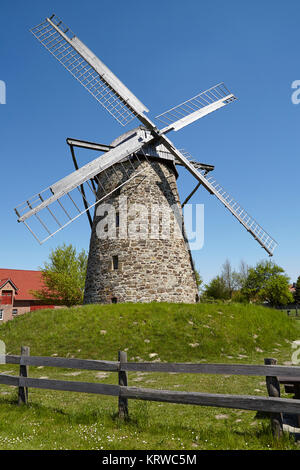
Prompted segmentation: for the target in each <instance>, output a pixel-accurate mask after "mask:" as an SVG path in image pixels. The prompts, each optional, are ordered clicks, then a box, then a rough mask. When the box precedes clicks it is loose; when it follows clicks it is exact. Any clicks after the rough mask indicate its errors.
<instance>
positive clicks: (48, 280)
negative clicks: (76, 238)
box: [32, 244, 87, 307]
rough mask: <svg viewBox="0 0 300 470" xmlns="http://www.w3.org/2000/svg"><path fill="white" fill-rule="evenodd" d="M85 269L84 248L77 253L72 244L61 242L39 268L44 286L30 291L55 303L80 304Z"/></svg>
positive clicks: (46, 300)
mask: <svg viewBox="0 0 300 470" xmlns="http://www.w3.org/2000/svg"><path fill="white" fill-rule="evenodd" d="M86 269H87V254H86V252H85V250H82V251H81V252H79V253H77V252H76V248H74V247H73V246H72V245H66V244H63V245H62V246H58V247H57V248H56V249H55V250H52V251H51V252H50V255H49V262H45V263H44V267H43V268H41V271H42V278H43V282H44V285H45V287H43V288H42V289H40V290H38V291H32V293H33V295H34V296H35V298H36V299H38V300H40V301H41V302H43V303H47V304H55V305H66V306H68V307H70V306H71V305H76V304H79V305H80V304H82V302H83V292H84V284H85V277H86Z"/></svg>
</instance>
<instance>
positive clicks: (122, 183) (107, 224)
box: [15, 15, 276, 303]
mask: <svg viewBox="0 0 300 470" xmlns="http://www.w3.org/2000/svg"><path fill="white" fill-rule="evenodd" d="M31 31H32V33H33V34H34V36H35V37H36V38H37V39H38V40H39V41H40V42H41V43H42V44H43V46H45V47H46V49H48V50H49V52H51V54H52V55H53V56H54V57H55V58H56V59H57V60H58V61H59V62H60V63H61V64H62V65H63V66H64V67H65V68H66V69H67V70H68V71H69V72H70V73H71V74H72V75H73V76H74V77H75V78H76V79H77V80H78V81H79V82H80V83H81V84H82V85H83V86H84V87H85V88H86V89H87V90H88V91H89V92H90V93H91V94H92V96H93V97H94V98H95V99H96V100H97V101H98V102H99V103H100V104H101V105H102V106H104V108H105V109H106V110H107V111H108V112H109V113H110V114H111V115H112V116H113V117H114V118H115V119H116V120H117V121H118V122H119V123H120V124H122V125H123V126H124V125H126V124H127V123H128V122H130V121H131V120H132V119H134V118H137V119H139V121H140V122H141V126H140V127H138V128H135V129H133V130H131V131H129V132H127V133H125V134H123V135H121V136H120V137H119V138H118V139H116V140H115V141H114V142H112V144H111V145H103V144H98V143H92V142H87V141H82V140H75V139H67V143H68V144H69V146H70V148H71V153H72V157H73V161H74V165H75V171H74V172H73V173H71V174H69V175H68V176H66V177H65V178H63V179H61V180H59V181H58V182H56V183H54V184H53V185H51V186H50V187H49V188H46V189H45V190H44V191H41V192H40V193H38V194H37V195H35V196H33V197H32V198H30V199H27V200H26V201H25V202H24V203H23V204H21V205H20V206H18V207H17V208H16V209H15V211H16V213H17V215H18V221H19V222H23V223H24V224H25V225H26V226H27V227H28V228H29V230H30V231H31V233H32V234H33V235H34V236H35V238H36V239H37V240H38V241H39V243H43V242H45V241H46V240H48V239H49V238H50V237H51V236H53V235H54V234H55V233H57V232H58V231H59V230H61V229H62V228H63V227H65V226H66V225H68V224H70V223H71V222H73V221H74V220H75V219H77V218H78V217H79V216H80V215H81V214H83V213H86V214H87V216H88V218H89V222H90V226H91V229H92V234H91V242H90V252H89V260H88V272H87V279H86V288H85V302H86V303H99V302H101V303H102V302H103V303H110V302H150V301H168V302H195V301H196V300H197V288H196V282H195V274H194V269H193V263H192V258H191V255H190V251H189V246H188V243H187V238H186V235H185V230H184V225H183V223H182V206H184V204H185V203H186V202H187V201H188V200H189V198H190V197H191V196H192V195H193V194H194V193H195V191H196V190H197V189H198V187H199V186H200V185H202V186H203V187H204V188H205V189H206V190H207V191H209V192H210V193H211V194H214V195H215V196H216V197H217V198H218V199H219V200H220V201H221V202H222V203H223V204H224V206H225V207H226V208H227V209H228V210H229V211H230V212H231V213H232V214H233V215H234V216H235V217H236V218H237V219H238V221H239V222H240V223H241V224H242V225H243V226H244V227H245V228H246V229H247V231H248V232H249V233H250V234H251V235H252V236H253V237H254V238H255V239H256V240H257V241H258V243H259V244H260V245H261V246H262V247H263V248H264V249H265V250H266V251H267V252H268V254H269V255H272V254H273V251H274V249H275V247H276V242H275V241H274V240H273V239H272V238H271V236H270V235H268V234H267V232H265V231H264V230H263V229H262V228H261V226H260V225H259V224H258V223H257V222H256V221H255V220H254V219H253V218H252V217H251V216H250V215H249V214H248V213H247V212H246V211H245V210H244V209H243V208H242V207H241V206H240V205H239V204H238V203H237V202H236V201H235V200H234V199H233V198H232V197H231V196H230V195H229V194H228V193H227V192H226V191H225V190H224V189H223V188H222V187H221V186H220V185H219V184H218V183H217V181H216V180H215V179H214V178H212V177H211V176H207V174H208V172H209V171H211V170H213V169H214V167H213V166H211V165H206V164H203V163H199V162H196V161H194V160H192V158H191V157H189V155H187V154H186V153H185V152H183V151H182V150H179V149H177V148H176V147H175V146H174V144H173V143H172V142H171V141H170V140H169V139H168V137H167V136H166V134H168V133H169V132H170V131H178V130H179V129H181V128H183V127H184V126H186V125H188V124H190V123H192V122H194V121H196V120H198V119H199V118H201V117H203V116H205V115H207V114H209V113H211V112H213V111H215V110H217V109H219V108H221V107H223V106H225V105H226V104H228V103H230V102H232V101H234V100H235V99H236V98H235V97H234V95H233V94H231V93H230V92H229V91H228V89H227V88H226V87H225V85H224V84H223V83H221V84H218V85H216V86H214V87H212V88H210V89H209V90H206V91H205V92H202V93H200V94H199V95H197V96H195V97H193V98H191V99H190V100H188V101H186V102H184V103H181V104H180V105H178V106H176V107H174V108H172V109H170V110H169V111H166V112H165V113H163V114H161V115H159V116H157V119H158V120H159V121H161V122H163V123H164V124H165V127H164V128H163V129H158V128H157V127H156V125H155V124H154V123H153V122H152V121H151V120H150V119H149V118H148V117H147V116H146V115H145V113H146V112H148V109H147V108H146V107H145V106H144V105H143V103H141V102H140V101H139V100H138V99H137V98H136V96H135V95H133V94H132V93H131V92H130V91H129V90H128V88H126V87H125V85H124V84H123V83H122V82H121V81H120V80H119V79H118V78H117V77H116V76H115V75H114V74H113V73H112V72H111V71H110V70H109V69H108V68H107V67H106V66H105V65H104V64H103V63H102V62H101V61H100V60H99V59H98V58H97V57H96V56H95V55H94V54H93V53H92V52H91V51H90V50H89V49H88V48H87V47H86V46H85V45H84V44H83V43H82V42H81V41H80V40H79V39H78V38H77V37H76V36H75V35H74V34H73V33H72V32H71V31H70V29H69V28H67V27H66V26H65V25H64V24H63V23H62V22H61V21H60V20H59V19H58V18H57V17H56V16H55V15H52V16H51V17H50V18H46V20H45V21H44V22H43V23H42V24H40V25H38V26H36V27H34V28H33V29H32V30H31ZM74 147H81V148H86V149H92V150H95V151H98V152H102V154H101V155H100V156H98V157H97V158H95V159H94V160H92V161H91V162H90V163H88V164H86V165H84V166H82V167H81V168H79V167H78V164H77V161H76V157H75V152H74ZM177 165H181V166H183V167H185V169H186V170H188V171H189V172H190V173H191V174H192V175H193V176H194V177H195V178H196V180H197V182H198V183H197V185H196V187H195V188H194V189H193V191H192V192H191V193H190V195H189V196H188V197H187V198H186V200H185V201H184V202H183V203H182V204H181V203H180V200H179V196H178V190H177V182H176V179H177V176H178V173H177V169H176V167H177ZM92 208H94V217H93V218H92V216H91V214H90V210H91V209H92Z"/></svg>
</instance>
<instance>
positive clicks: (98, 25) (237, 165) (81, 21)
mask: <svg viewBox="0 0 300 470" xmlns="http://www.w3.org/2000/svg"><path fill="white" fill-rule="evenodd" d="M52 13H56V14H57V15H58V16H59V17H60V18H61V19H62V20H63V21H64V22H65V23H66V24H67V25H68V26H70V28H71V29H72V30H73V31H74V32H75V33H76V34H77V36H78V37H79V38H80V39H81V40H82V41H83V42H84V43H85V44H86V45H87V46H88V47H89V48H90V49H92V50H93V52H95V53H96V54H97V55H98V56H99V57H100V58H101V60H102V61H103V62H104V63H105V64H106V65H107V66H108V67H109V68H110V69H111V70H112V71H113V72H114V73H115V74H116V75H117V76H118V77H119V78H120V79H121V80H122V81H123V82H124V83H125V85H126V86H127V87H129V88H130V89H131V90H132V91H133V93H134V94H135V95H136V96H137V97H138V98H139V99H140V100H141V101H142V102H143V103H144V104H145V105H146V106H147V107H148V108H149V109H150V111H151V113H150V114H149V117H150V118H154V117H155V116H156V115H157V114H159V113H161V112H163V111H165V110H167V109H169V108H170V107H171V106H174V105H176V104H178V103H180V102H181V101H184V100H186V99H188V98H190V97H192V96H194V95H195V94H197V93H199V92H200V91H203V90H205V89H207V88H209V87H211V86H213V85H215V84H216V83H219V82H221V81H224V82H225V84H226V85H227V87H228V88H229V89H230V90H231V91H232V92H233V93H234V94H235V95H236V96H237V97H238V101H236V102H235V103H233V104H231V105H229V106H227V107H225V108H224V109H221V110H219V111H216V112H214V113H212V114H211V115H209V116H207V117H205V118H203V119H201V120H200V121H197V122H196V123H194V124H192V125H190V126H188V127H186V128H184V129H183V130H181V131H179V132H177V133H174V134H172V135H171V134H170V135H169V136H170V138H171V139H172V140H173V141H174V142H175V143H176V144H177V145H178V147H179V148H185V149H186V150H188V151H189V152H190V153H191V154H192V155H193V156H194V157H195V159H199V161H203V162H207V163H210V164H213V165H215V172H214V173H215V177H216V179H217V180H218V181H219V182H220V183H221V184H222V186H224V187H225V189H226V190H227V191H228V192H229V193H230V194H232V196H234V197H235V198H236V199H237V201H239V202H240V203H241V205H242V206H244V207H245V208H246V209H247V211H248V212H249V213H250V214H251V215H252V216H254V218H255V219H256V220H257V221H258V222H259V223H260V224H261V225H262V226H263V228H264V229H265V230H267V231H268V232H269V233H270V234H271V235H272V236H273V237H274V238H275V239H276V240H277V241H278V243H279V246H278V247H277V249H276V251H275V255H274V257H273V260H274V261H275V262H277V263H278V264H280V265H281V266H283V267H284V269H285V270H286V272H287V273H288V275H289V276H290V277H291V279H292V281H295V280H296V278H297V276H298V275H300V262H299V232H300V223H299V215H298V214H299V210H298V197H299V196H298V186H299V184H298V179H299V173H300V161H299V148H300V146H299V119H300V104H299V105H295V104H293V103H292V101H291V96H292V92H293V90H292V88H291V85H292V82H293V81H294V80H297V79H299V80H300V67H299V65H300V60H299V57H298V45H299V34H300V32H299V14H300V4H299V2H297V1H296V0H290V1H289V2H279V1H269V0H264V1H263V2H262V1H258V0H253V1H251V2H245V1H244V2H241V1H236V0H228V1H226V2H224V1H220V0H215V1H214V2H208V1H206V2H204V1H199V0H198V1H196V0H185V1H184V2H183V1H179V0H172V1H170V0H152V1H151V2H140V1H136V0H127V1H126V2H125V1H120V0H111V1H110V2H103V1H96V0H85V2H82V1H79V0H72V2H70V1H65V0H64V1H62V0H60V1H58V0H57V1H56V0H53V1H47V0H44V1H43V2H41V1H38V0H27V1H26V2H24V1H21V0H19V1H18V0H15V1H14V2H2V5H1V17H0V58H1V61H0V64H1V65H0V80H3V81H5V83H6V88H7V102H6V104H5V105H2V104H1V105H0V135H1V139H0V156H1V186H0V188H1V189H0V193H1V203H2V205H1V233H0V242H1V244H0V246H1V248H0V267H7V268H19V269H37V268H38V267H39V266H41V265H42V264H43V262H44V261H45V260H46V259H47V257H48V254H49V250H50V249H51V248H54V247H56V246H57V245H59V244H61V243H63V242H66V243H72V244H73V245H75V246H76V247H77V248H78V249H81V248H85V249H88V245H89V227H88V225H87V220H86V218H85V217H81V220H78V221H77V222H75V223H73V224H71V226H69V227H67V228H66V229H65V230H63V231H61V232H60V233H59V234H57V236H55V237H54V238H53V239H51V240H50V241H48V242H47V243H46V244H44V245H43V246H39V245H38V244H37V242H36V241H35V240H34V238H33V237H32V236H31V235H30V233H29V232H28V231H27V230H26V228H25V227H24V226H23V225H22V224H21V225H20V224H18V223H17V222H16V216H15V214H14V212H13V208H14V207H15V206H16V205H17V204H19V203H20V202H22V201H23V200H25V199H26V198H28V197H30V196H32V195H33V194H35V193H36V192H38V191H40V190H41V189H43V188H46V187H47V186H48V185H49V184H51V183H53V182H55V181H57V180H58V179H60V178H62V177H63V176H65V175H67V174H68V173H70V172H71V171H72V170H73V167H72V162H71V158H70V155H69V149H68V147H67V145H66V143H65V139H66V138H67V137H74V138H79V139H80V138H81V139H84V140H91V141H96V142H101V143H110V142H111V141H112V140H113V139H114V138H116V137H117V136H118V135H120V134H121V133H122V132H123V128H121V126H120V125H119V124H118V123H117V122H116V121H115V120H114V119H112V118H111V117H110V116H109V115H108V114H107V112H106V111H105V110H104V109H103V108H102V107H101V106H99V105H98V104H97V102H96V101H95V100H94V99H93V98H92V97H91V96H90V95H89V94H88V93H87V92H86V91H85V90H84V89H83V88H82V87H81V86H80V85H79V84H78V83H77V82H76V81H75V80H74V79H72V77H71V76H70V75H69V74H68V73H67V72H66V71H65V70H64V69H63V67H62V66H61V65H60V64H59V63H58V62H57V61H56V60H55V59H54V58H52V57H51V56H50V54H49V53H48V52H47V51H46V50H45V49H44V48H43V47H42V46H41V45H40V44H39V43H38V42H37V41H36V40H35V38H34V37H33V36H32V35H31V34H30V32H29V29H30V28H31V27H32V26H35V25H36V24H38V23H41V22H42V20H43V19H44V18H45V17H46V16H50V15H51V14H52ZM137 124H138V122H136V123H135V122H134V123H133V124H132V127H133V126H135V125H137ZM92 157H95V155H94V154H89V153H88V152H87V153H86V154H83V153H80V161H81V162H82V163H84V162H87V161H88V160H89V159H90V158H92ZM195 183H196V181H195V180H194V179H193V177H192V176H190V175H188V174H187V173H185V172H182V171H180V178H179V180H178V187H179V192H180V195H181V197H182V198H184V197H185V196H186V195H187V194H188V193H189V191H190V190H191V188H192V187H193V186H194V185H195ZM191 202H193V203H195V204H196V203H203V204H204V206H205V242H204V246H203V248H202V249H201V250H200V251H197V252H194V253H193V257H194V259H195V262H196V267H197V269H198V270H199V271H200V274H201V275H202V277H203V279H204V280H205V282H207V281H209V279H211V278H212V277H213V276H214V275H216V274H217V273H218V271H219V270H220V267H221V265H222V264H223V262H224V261H225V259H226V258H228V259H229V260H230V261H231V262H232V264H233V266H234V267H238V265H239V262H240V260H241V259H243V260H244V261H246V262H247V263H248V264H249V265H254V264H256V263H257V262H258V261H260V260H262V259H265V258H267V254H266V253H265V251H264V250H263V249H262V248H261V247H260V246H259V245H258V243H257V242H255V240H254V239H253V238H252V237H251V236H250V235H249V234H248V233H247V232H246V230H244V229H243V227H242V226H241V225H240V224H239V223H238V222H237V220H235V218H234V217H232V215H231V214H230V213H229V212H228V211H227V210H226V209H225V208H224V207H223V205H222V204H221V203H220V202H219V201H218V200H217V199H216V198H215V197H213V196H211V195H209V194H208V193H207V192H206V191H205V190H204V189H200V190H199V191H198V192H197V193H196V194H195V195H194V196H193V198H192V200H191Z"/></svg>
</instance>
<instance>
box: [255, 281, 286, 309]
mask: <svg viewBox="0 0 300 470" xmlns="http://www.w3.org/2000/svg"><path fill="white" fill-rule="evenodd" d="M258 297H259V299H260V300H262V301H264V302H268V303H269V304H271V305H272V306H274V307H279V306H281V305H287V304H289V303H291V302H293V300H294V299H293V295H292V293H291V292H290V291H289V278H288V277H287V276H285V275H283V274H280V275H277V276H273V277H271V278H270V279H268V281H267V282H266V283H265V286H264V287H263V288H262V289H261V290H260V291H259V294H258Z"/></svg>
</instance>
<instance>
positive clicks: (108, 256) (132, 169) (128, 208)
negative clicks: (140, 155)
mask: <svg viewBox="0 0 300 470" xmlns="http://www.w3.org/2000/svg"><path fill="white" fill-rule="evenodd" d="M141 171H143V173H141V174H139V175H138V176H136V177H135V178H133V179H132V180H131V181H129V182H128V183H126V184H125V185H124V186H122V187H121V188H120V189H119V190H117V191H115V192H114V193H113V194H112V195H111V196H109V197H108V198H106V199H105V200H104V201H103V203H100V204H99V205H98V207H97V206H96V209H95V215H94V223H93V229H92V234H91V241H90V252H89V259H88V270H87V278H86V286H85V296H84V303H111V302H118V303H119V302H152V301H157V302H186V303H193V302H195V301H196V300H197V287H196V281H195V275H194V270H193V266H192V260H191V255H190V252H189V247H188V243H187V241H186V240H185V237H184V236H183V231H182V227H181V224H180V223H181V219H180V217H181V216H182V211H181V205H180V200H179V196H178V190H177V185H176V173H175V171H176V170H175V167H174V166H173V163H168V162H165V161H163V160H161V159H160V160H158V159H152V160H151V159H150V158H149V159H147V158H146V159H142V160H140V161H139V160H137V159H136V158H135V157H133V158H131V159H130V160H127V161H125V162H123V163H118V164H117V165H114V167H113V168H110V169H108V170H107V171H106V174H100V175H99V179H100V183H101V184H100V185H99V189H98V198H99V199H101V197H102V196H103V194H104V191H106V192H107V191H111V190H112V189H114V188H115V187H116V186H118V185H119V184H121V183H122V182H123V181H125V180H127V179H128V177H131V176H133V175H136V174H137V173H139V172H141ZM171 207H172V208H173V210H171ZM174 213H175V214H176V216H174ZM178 217H179V218H178ZM99 236H100V238H99ZM114 257H115V258H114ZM116 257H117V261H116Z"/></svg>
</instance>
